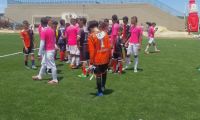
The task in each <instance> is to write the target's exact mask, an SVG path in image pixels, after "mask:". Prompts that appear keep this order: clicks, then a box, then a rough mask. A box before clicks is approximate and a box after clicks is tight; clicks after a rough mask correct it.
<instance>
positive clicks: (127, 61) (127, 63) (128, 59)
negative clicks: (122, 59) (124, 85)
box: [126, 57, 131, 66]
mask: <svg viewBox="0 0 200 120" xmlns="http://www.w3.org/2000/svg"><path fill="white" fill-rule="evenodd" d="M130 61H131V59H130V57H126V65H127V66H128V65H129V64H130Z"/></svg>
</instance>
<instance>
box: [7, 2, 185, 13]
mask: <svg viewBox="0 0 200 120" xmlns="http://www.w3.org/2000/svg"><path fill="white" fill-rule="evenodd" d="M127 3H130V4H133V3H134V4H141V3H148V4H151V5H153V6H155V7H157V8H159V9H161V10H163V11H165V12H167V13H169V14H171V15H174V16H184V13H182V12H180V11H178V10H176V9H174V8H172V7H170V6H169V5H167V4H165V3H163V2H160V1H159V0H8V4H127Z"/></svg>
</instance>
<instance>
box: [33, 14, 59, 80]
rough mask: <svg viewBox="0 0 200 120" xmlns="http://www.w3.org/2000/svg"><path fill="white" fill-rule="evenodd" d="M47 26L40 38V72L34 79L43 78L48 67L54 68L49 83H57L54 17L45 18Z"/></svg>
mask: <svg viewBox="0 0 200 120" xmlns="http://www.w3.org/2000/svg"><path fill="white" fill-rule="evenodd" d="M45 21H46V22H45V26H47V23H48V26H47V27H45V28H44V30H43V31H42V32H41V40H40V49H39V52H38V55H39V56H40V57H41V55H43V57H42V63H41V65H42V66H41V68H40V72H39V74H38V75H37V76H33V77H32V79H33V80H41V79H42V76H43V75H44V74H45V71H46V69H47V68H49V69H51V70H52V78H53V79H52V80H50V81H49V82H48V83H49V84H57V83H58V79H57V68H56V63H55V59H54V55H55V49H56V39H55V32H54V30H53V24H52V19H51V18H50V17H49V18H46V20H45Z"/></svg>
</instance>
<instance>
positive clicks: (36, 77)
mask: <svg viewBox="0 0 200 120" xmlns="http://www.w3.org/2000/svg"><path fill="white" fill-rule="evenodd" d="M32 79H33V80H42V78H39V77H38V76H32Z"/></svg>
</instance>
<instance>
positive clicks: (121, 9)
mask: <svg viewBox="0 0 200 120" xmlns="http://www.w3.org/2000/svg"><path fill="white" fill-rule="evenodd" d="M70 14H76V15H77V16H85V17H87V18H88V20H92V19H97V20H103V19H104V18H108V19H111V16H112V15H113V14H117V15H118V16H119V18H122V17H123V16H125V15H126V16H128V17H129V18H130V17H132V16H134V15H136V16H138V18H139V23H140V24H144V23H146V22H147V21H150V22H156V23H157V25H160V26H166V27H167V28H169V29H170V30H179V31H183V30H184V29H185V27H184V25H185V24H184V20H183V19H180V18H178V17H177V16H183V13H181V12H179V11H177V10H175V9H173V8H171V7H170V6H168V5H166V4H164V3H162V2H160V1H159V0H8V7H7V8H6V10H5V16H6V17H7V18H10V19H11V20H14V21H16V22H18V23H21V22H22V21H23V20H28V21H29V22H30V23H32V24H34V26H37V24H39V22H40V18H41V17H43V16H52V17H54V18H55V19H60V18H62V16H63V15H66V16H65V17H66V18H69V17H67V16H70ZM66 21H68V20H66Z"/></svg>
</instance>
